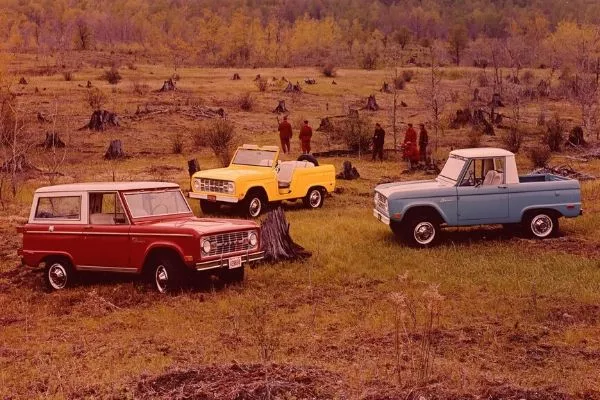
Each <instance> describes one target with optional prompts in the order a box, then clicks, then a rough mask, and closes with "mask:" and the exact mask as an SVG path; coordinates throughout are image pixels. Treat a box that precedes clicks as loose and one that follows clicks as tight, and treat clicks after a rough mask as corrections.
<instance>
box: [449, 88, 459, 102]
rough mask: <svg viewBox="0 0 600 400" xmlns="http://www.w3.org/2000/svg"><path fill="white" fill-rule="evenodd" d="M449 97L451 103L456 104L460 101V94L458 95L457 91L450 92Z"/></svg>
mask: <svg viewBox="0 0 600 400" xmlns="http://www.w3.org/2000/svg"><path fill="white" fill-rule="evenodd" d="M449 96H450V101H451V102H452V103H458V100H460V94H459V93H458V90H451V91H450V93H449Z"/></svg>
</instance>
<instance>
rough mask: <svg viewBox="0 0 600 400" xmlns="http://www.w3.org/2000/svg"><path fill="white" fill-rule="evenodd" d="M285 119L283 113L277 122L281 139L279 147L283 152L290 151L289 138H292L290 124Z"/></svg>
mask: <svg viewBox="0 0 600 400" xmlns="http://www.w3.org/2000/svg"><path fill="white" fill-rule="evenodd" d="M287 119H288V117H287V115H285V116H284V117H283V121H281V123H280V124H279V140H281V149H282V150H283V153H284V154H286V153H289V152H290V139H291V138H292V125H291V124H290V123H289V122H288V120H287Z"/></svg>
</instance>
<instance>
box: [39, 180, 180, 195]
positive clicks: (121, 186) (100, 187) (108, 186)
mask: <svg viewBox="0 0 600 400" xmlns="http://www.w3.org/2000/svg"><path fill="white" fill-rule="evenodd" d="M166 188H179V185H178V184H176V183H170V182H82V183H71V184H66V185H54V186H45V187H41V188H39V189H38V190H36V191H35V192H36V193H52V192H91V191H107V192H109V191H116V190H143V189H166Z"/></svg>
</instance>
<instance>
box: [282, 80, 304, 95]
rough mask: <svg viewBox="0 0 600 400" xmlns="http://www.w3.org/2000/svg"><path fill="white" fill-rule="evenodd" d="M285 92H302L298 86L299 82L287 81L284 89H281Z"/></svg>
mask: <svg viewBox="0 0 600 400" xmlns="http://www.w3.org/2000/svg"><path fill="white" fill-rule="evenodd" d="M283 91H284V92H285V93H302V88H301V87H300V83H298V82H296V84H295V85H294V84H292V82H288V84H287V86H286V87H285V89H283Z"/></svg>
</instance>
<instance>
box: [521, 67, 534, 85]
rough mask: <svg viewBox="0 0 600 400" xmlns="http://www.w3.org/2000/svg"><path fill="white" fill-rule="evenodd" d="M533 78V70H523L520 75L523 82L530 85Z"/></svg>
mask: <svg viewBox="0 0 600 400" xmlns="http://www.w3.org/2000/svg"><path fill="white" fill-rule="evenodd" d="M534 78H535V75H533V72H531V71H529V70H527V71H525V72H523V75H521V79H522V81H523V83H524V84H526V85H531V84H532V83H533V80H534Z"/></svg>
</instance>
